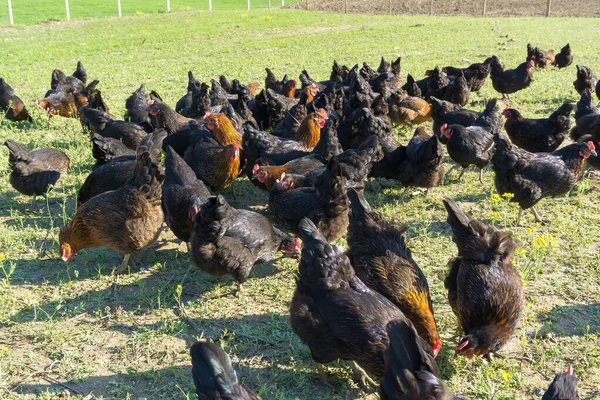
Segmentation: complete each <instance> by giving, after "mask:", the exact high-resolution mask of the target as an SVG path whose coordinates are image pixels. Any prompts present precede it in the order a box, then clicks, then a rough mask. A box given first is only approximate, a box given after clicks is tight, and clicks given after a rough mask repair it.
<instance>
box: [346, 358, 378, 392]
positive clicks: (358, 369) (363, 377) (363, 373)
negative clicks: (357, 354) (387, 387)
mask: <svg viewBox="0 0 600 400" xmlns="http://www.w3.org/2000/svg"><path fill="white" fill-rule="evenodd" d="M350 366H351V367H352V369H354V371H355V372H356V373H357V374H358V375H359V377H360V380H361V383H362V384H363V386H365V387H367V383H368V384H369V385H371V386H372V387H378V386H379V385H378V384H377V383H376V382H375V381H374V380H373V378H371V377H370V376H369V374H367V372H366V371H365V370H364V369H362V368H361V367H360V365H358V364H357V363H356V361H352V362H350Z"/></svg>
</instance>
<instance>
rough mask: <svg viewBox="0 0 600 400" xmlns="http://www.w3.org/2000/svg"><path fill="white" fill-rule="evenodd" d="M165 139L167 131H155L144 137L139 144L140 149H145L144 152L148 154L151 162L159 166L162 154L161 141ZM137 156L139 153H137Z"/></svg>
mask: <svg viewBox="0 0 600 400" xmlns="http://www.w3.org/2000/svg"><path fill="white" fill-rule="evenodd" d="M166 137H167V131H166V130H164V129H157V130H155V131H154V132H152V133H150V134H148V135H146V136H144V138H143V139H142V141H141V143H140V147H142V146H144V147H146V150H147V151H148V152H149V153H150V158H151V159H152V162H153V163H155V164H157V165H159V164H160V155H161V153H162V145H163V141H164V140H165V138H166ZM138 154H139V151H138Z"/></svg>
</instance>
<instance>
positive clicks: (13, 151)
mask: <svg viewBox="0 0 600 400" xmlns="http://www.w3.org/2000/svg"><path fill="white" fill-rule="evenodd" d="M4 145H5V146H6V147H8V150H9V151H10V156H9V161H10V162H11V163H14V162H17V161H25V162H29V161H31V157H30V154H31V152H30V151H29V150H27V149H26V148H25V147H23V146H22V145H20V144H19V143H17V142H14V141H12V140H10V139H6V142H4Z"/></svg>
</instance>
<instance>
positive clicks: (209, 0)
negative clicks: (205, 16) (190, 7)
mask: <svg viewBox="0 0 600 400" xmlns="http://www.w3.org/2000/svg"><path fill="white" fill-rule="evenodd" d="M208 11H212V0H208Z"/></svg>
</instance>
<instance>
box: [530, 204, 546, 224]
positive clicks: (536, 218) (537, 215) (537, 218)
mask: <svg viewBox="0 0 600 400" xmlns="http://www.w3.org/2000/svg"><path fill="white" fill-rule="evenodd" d="M531 213H532V214H533V216H534V217H535V222H539V223H540V224H546V223H548V222H550V221H549V220H544V219H542V217H540V214H538V212H537V210H536V209H535V206H533V207H531Z"/></svg>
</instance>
